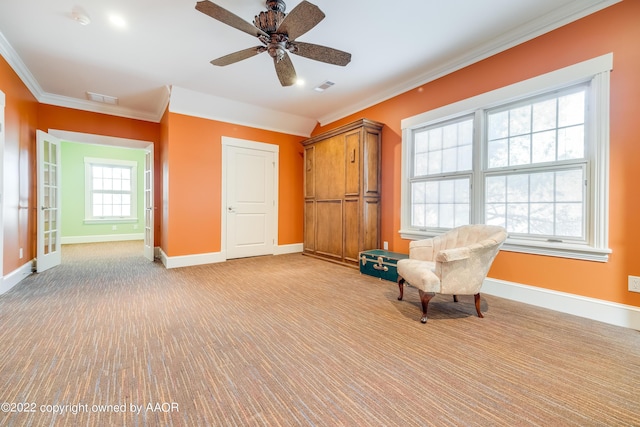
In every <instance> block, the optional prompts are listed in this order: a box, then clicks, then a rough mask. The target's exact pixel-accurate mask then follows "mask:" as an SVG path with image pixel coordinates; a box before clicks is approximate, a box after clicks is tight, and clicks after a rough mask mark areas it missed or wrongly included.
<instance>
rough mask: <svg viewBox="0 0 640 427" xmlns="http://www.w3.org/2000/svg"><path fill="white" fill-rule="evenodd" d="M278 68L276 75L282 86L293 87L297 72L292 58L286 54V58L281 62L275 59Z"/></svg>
mask: <svg viewBox="0 0 640 427" xmlns="http://www.w3.org/2000/svg"><path fill="white" fill-rule="evenodd" d="M273 62H274V64H275V66H276V74H277V75H278V79H279V80H280V84H281V85H282V86H291V85H293V84H294V83H295V82H296V70H295V68H293V63H292V62H291V58H289V55H287V52H284V56H283V57H282V59H281V60H280V61H278V60H276V59H275V58H274V59H273Z"/></svg>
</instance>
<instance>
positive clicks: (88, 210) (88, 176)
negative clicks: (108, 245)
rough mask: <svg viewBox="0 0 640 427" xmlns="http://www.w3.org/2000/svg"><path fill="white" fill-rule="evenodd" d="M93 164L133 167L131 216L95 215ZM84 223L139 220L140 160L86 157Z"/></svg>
mask: <svg viewBox="0 0 640 427" xmlns="http://www.w3.org/2000/svg"><path fill="white" fill-rule="evenodd" d="M92 166H112V167H128V168H131V215H129V216H120V217H116V216H108V217H94V216H93V197H92V195H93V174H92ZM84 176H85V179H84V183H85V185H84V190H85V198H84V207H85V208H84V218H85V219H84V223H85V224H107V223H108V224H116V223H117V224H122V223H136V222H138V162H136V161H133V160H117V159H100V158H95V157H85V158H84Z"/></svg>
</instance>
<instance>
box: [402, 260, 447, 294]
mask: <svg viewBox="0 0 640 427" xmlns="http://www.w3.org/2000/svg"><path fill="white" fill-rule="evenodd" d="M435 270H436V263H435V262H431V261H422V260H418V259H401V260H399V261H398V274H399V275H400V276H402V278H403V279H404V280H405V281H406V282H407V283H408V284H410V285H411V286H413V287H415V288H418V289H421V290H423V291H424V292H436V293H438V292H440V279H439V278H438V276H436V274H435Z"/></svg>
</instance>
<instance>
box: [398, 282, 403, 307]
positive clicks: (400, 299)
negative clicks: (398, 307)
mask: <svg viewBox="0 0 640 427" xmlns="http://www.w3.org/2000/svg"><path fill="white" fill-rule="evenodd" d="M398 288H399V289H400V296H398V301H402V296H403V295H404V279H403V278H402V276H398Z"/></svg>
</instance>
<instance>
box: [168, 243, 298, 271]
mask: <svg viewBox="0 0 640 427" xmlns="http://www.w3.org/2000/svg"><path fill="white" fill-rule="evenodd" d="M157 250H158V258H160V261H162V264H163V265H164V266H165V267H166V268H179V267H189V266H192V265H202V264H213V263H217V262H225V261H226V260H227V255H226V252H225V251H222V252H211V253H206V254H194V255H182V256H172V257H170V256H167V254H166V253H164V251H163V250H162V249H161V248H157ZM299 252H302V243H294V244H291V245H280V246H276V247H275V248H274V251H273V255H285V254H294V253H299Z"/></svg>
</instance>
